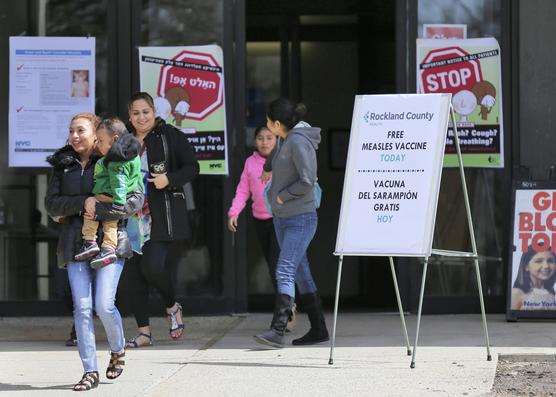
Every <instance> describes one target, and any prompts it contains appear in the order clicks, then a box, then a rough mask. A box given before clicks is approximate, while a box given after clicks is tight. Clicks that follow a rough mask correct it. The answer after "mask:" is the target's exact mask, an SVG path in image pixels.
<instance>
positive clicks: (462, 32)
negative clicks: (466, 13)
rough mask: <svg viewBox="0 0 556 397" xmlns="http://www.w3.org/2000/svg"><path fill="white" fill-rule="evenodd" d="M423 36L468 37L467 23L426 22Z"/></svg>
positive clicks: (430, 37) (437, 37) (438, 37)
mask: <svg viewBox="0 0 556 397" xmlns="http://www.w3.org/2000/svg"><path fill="white" fill-rule="evenodd" d="M423 38H425V39H466V38H467V25H465V24H424V25H423Z"/></svg>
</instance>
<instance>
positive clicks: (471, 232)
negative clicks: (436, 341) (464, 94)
mask: <svg viewBox="0 0 556 397" xmlns="http://www.w3.org/2000/svg"><path fill="white" fill-rule="evenodd" d="M450 115H451V116H452V124H453V126H454V138H455V143H456V151H457V153H458V163H459V173H460V176H461V188H462V190H463V199H464V203H465V212H466V213H467V225H468V227H469V237H470V240H471V249H472V250H473V255H474V256H475V260H474V262H475V274H476V275H477V289H478V290H479V301H480V302H481V315H482V318H483V328H484V331H485V343H486V350H487V361H491V360H492V356H491V355H490V341H489V338H488V327H487V322H486V315H485V302H484V299H483V284H482V283H481V273H480V270H479V259H478V254H477V244H476V241H475V229H474V228H473V218H471V206H470V205H469V196H468V194H467V183H466V182H465V172H464V170H463V159H462V157H461V148H460V144H459V136H458V130H457V123H456V115H455V113H454V108H453V107H452V106H450Z"/></svg>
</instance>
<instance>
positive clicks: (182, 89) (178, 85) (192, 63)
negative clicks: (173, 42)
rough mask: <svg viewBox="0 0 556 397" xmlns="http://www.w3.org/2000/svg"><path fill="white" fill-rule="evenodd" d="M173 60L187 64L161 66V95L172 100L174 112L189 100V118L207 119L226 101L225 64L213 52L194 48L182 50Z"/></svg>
mask: <svg viewBox="0 0 556 397" xmlns="http://www.w3.org/2000/svg"><path fill="white" fill-rule="evenodd" d="M172 60H173V61H179V62H180V63H181V64H183V66H175V65H166V66H162V67H161V68H160V77H159V80H158V95H159V96H161V97H165V98H166V99H168V100H169V102H170V103H171V105H172V113H173V114H174V115H176V112H175V109H174V107H175V106H176V104H177V103H179V102H180V101H185V102H187V103H188V104H189V110H188V111H187V114H186V115H185V118H189V119H193V120H203V119H204V118H205V117H207V116H208V115H210V114H211V113H212V112H214V111H215V110H216V109H218V108H219V107H220V106H221V105H222V104H223V102H224V84H223V77H222V68H221V66H220V65H219V64H218V63H217V62H216V60H215V59H214V58H213V56H212V55H211V54H204V53H199V52H193V51H182V52H180V53H179V54H178V55H177V56H176V57H174V58H172ZM207 69H210V70H207ZM215 70H218V71H215ZM170 93H171V94H170ZM170 95H171V96H172V98H169V96H170Z"/></svg>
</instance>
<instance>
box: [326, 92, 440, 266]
mask: <svg viewBox="0 0 556 397" xmlns="http://www.w3.org/2000/svg"><path fill="white" fill-rule="evenodd" d="M450 98H451V95H450V94H428V95H427V94H425V95H423V94H405V95H358V96H357V97H356V98H355V107H354V111H353V120H352V127H351V134H350V141H349V152H348V160H347V167H346V176H345V181H344V190H343V194H342V207H341V211H340V223H339V227H338V235H337V239H336V249H335V252H336V254H338V255H357V256H365V255H380V256H421V257H424V256H430V254H431V248H432V237H433V231H434V222H435V216H436V206H437V201H438V191H439V186H440V175H441V171H442V160H443V157H444V144H445V140H446V130H447V127H448V115H449V110H450Z"/></svg>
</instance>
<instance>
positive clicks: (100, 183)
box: [74, 118, 144, 269]
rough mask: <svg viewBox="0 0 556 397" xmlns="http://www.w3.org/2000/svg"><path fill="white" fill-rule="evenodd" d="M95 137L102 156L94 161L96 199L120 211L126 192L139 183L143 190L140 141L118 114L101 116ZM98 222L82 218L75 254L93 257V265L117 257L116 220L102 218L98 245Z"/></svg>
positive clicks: (79, 258)
mask: <svg viewBox="0 0 556 397" xmlns="http://www.w3.org/2000/svg"><path fill="white" fill-rule="evenodd" d="M96 137H97V146H96V147H97V149H98V151H99V152H100V154H102V155H103V156H104V157H102V158H101V159H99V160H98V161H97V163H96V164H95V171H94V180H95V186H94V188H93V193H94V195H95V199H96V200H97V201H98V202H99V203H100V204H101V205H103V206H105V207H108V209H109V210H113V211H123V210H124V205H125V203H126V200H127V195H128V194H130V193H133V192H135V191H136V190H137V188H138V186H141V188H142V190H143V191H144V186H143V179H142V175H141V160H140V157H139V152H140V150H141V144H140V143H139V141H138V140H137V139H136V138H135V137H134V136H133V135H132V134H130V133H129V132H127V130H126V128H125V125H124V123H123V122H122V121H121V120H119V119H118V118H112V119H105V120H103V121H102V122H101V123H100V124H99V126H98V128H97V131H96ZM98 226H99V221H96V220H92V219H87V218H85V219H84V220H83V229H82V234H83V246H82V247H81V250H80V251H79V253H78V254H77V255H75V257H74V259H75V260H76V261H85V260H88V259H89V258H92V257H94V258H93V259H92V260H91V263H90V266H91V267H92V268H93V269H100V268H102V267H104V266H107V265H110V264H111V263H114V262H115V261H116V259H117V256H116V246H117V242H118V221H117V220H110V221H102V230H103V232H104V238H103V241H102V247H101V248H99V246H98V244H97V241H96V240H97V230H98ZM95 255H96V256H95Z"/></svg>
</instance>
